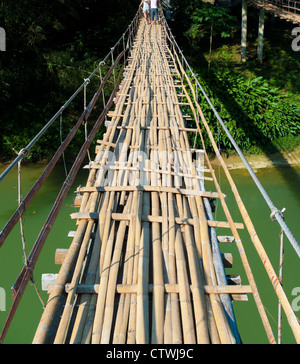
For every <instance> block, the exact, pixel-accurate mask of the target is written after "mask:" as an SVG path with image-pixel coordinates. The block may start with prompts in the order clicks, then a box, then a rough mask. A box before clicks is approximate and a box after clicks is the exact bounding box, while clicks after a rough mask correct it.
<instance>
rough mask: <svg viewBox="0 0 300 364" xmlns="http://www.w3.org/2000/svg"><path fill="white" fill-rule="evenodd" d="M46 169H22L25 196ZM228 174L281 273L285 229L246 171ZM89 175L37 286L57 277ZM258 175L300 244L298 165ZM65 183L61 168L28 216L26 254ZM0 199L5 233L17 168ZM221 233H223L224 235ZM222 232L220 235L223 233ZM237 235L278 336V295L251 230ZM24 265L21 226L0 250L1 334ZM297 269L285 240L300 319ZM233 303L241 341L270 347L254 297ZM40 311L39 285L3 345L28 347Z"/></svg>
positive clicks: (40, 267)
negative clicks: (45, 277)
mask: <svg viewBox="0 0 300 364" xmlns="http://www.w3.org/2000/svg"><path fill="white" fill-rule="evenodd" d="M44 167H45V166H44V165H43V164H35V165H32V164H30V165H24V166H23V167H22V190H23V196H25V195H26V193H27V192H28V191H29V189H30V187H31V186H32V185H33V184H34V182H35V181H36V179H37V178H38V177H39V176H40V174H41V173H42V171H43V169H44ZM2 171H3V167H2V168H1V167H0V172H2ZM216 173H217V175H218V176H219V182H220V184H221V187H222V190H223V192H224V193H225V194H226V195H227V196H228V198H227V203H228V206H229V208H230V210H231V212H232V216H233V218H234V221H235V222H242V219H241V216H240V214H239V212H238V211H237V208H236V204H235V202H234V198H233V195H232V193H231V189H230V187H229V186H228V184H227V182H226V180H225V177H224V175H223V174H222V173H220V175H219V173H218V167H216ZM231 174H232V176H233V179H234V181H235V183H236V185H237V186H238V189H239V192H240V194H241V197H242V199H243V201H244V204H245V205H246V208H247V209H248V212H249V215H250V217H251V219H252V221H253V223H254V225H255V227H256V230H257V233H258V235H259V237H260V240H261V241H262V243H263V244H264V247H265V249H266V251H267V253H268V254H269V256H270V259H271V261H272V264H273V266H274V269H275V271H278V266H279V233H280V228H279V226H278V224H277V223H276V222H272V221H271V220H270V217H269V216H270V211H269V208H268V206H267V205H266V203H265V201H264V200H263V198H262V197H261V195H260V193H259V192H258V190H257V188H256V186H255V185H254V182H253V181H252V179H251V177H249V174H248V173H247V172H246V171H244V170H233V171H231ZM87 175H88V172H87V171H86V170H82V171H81V172H80V173H79V175H78V177H77V179H76V181H75V183H74V185H73V186H72V188H71V191H70V193H69V195H68V197H67V199H66V200H65V202H64V205H63V207H62V209H61V212H60V214H59V217H58V219H57V222H56V223H55V224H54V226H53V229H52V231H51V233H50V235H49V237H48V240H47V242H46V244H45V247H44V249H43V251H42V253H41V256H40V259H39V261H38V263H37V265H36V269H35V272H34V278H35V280H36V283H37V284H38V286H39V287H41V275H42V274H43V273H58V271H59V266H55V265H54V255H55V250H56V249H57V248H68V247H69V245H70V243H71V239H70V238H68V237H67V235H68V232H69V231H71V230H75V229H76V225H75V222H74V221H73V220H71V219H70V214H71V213H73V212H77V211H78V210H77V209H76V208H75V207H74V197H75V194H74V193H73V191H74V190H75V189H76V187H77V186H79V185H80V184H81V185H85V182H86V178H87ZM257 175H258V177H259V179H260V180H261V182H262V184H263V185H264V187H265V189H266V190H267V192H268V194H269V195H270V197H271V199H272V200H273V202H274V204H275V205H276V207H277V208H279V209H282V208H283V207H285V208H286V212H285V214H284V216H285V219H286V222H287V224H288V226H289V227H290V229H291V231H292V232H293V234H294V236H295V237H296V239H297V240H298V241H300V218H299V217H300V167H285V168H268V169H261V170H259V171H258V172H257ZM64 178H65V174H64V170H63V168H61V167H57V168H56V169H55V171H54V172H53V173H52V175H51V176H50V178H49V179H48V180H47V182H46V184H45V185H44V187H43V188H42V189H41V191H40V192H39V194H38V195H37V197H36V198H35V199H34V201H33V203H32V204H31V206H30V207H29V209H28V210H27V212H26V214H25V216H24V226H25V238H26V246H27V251H28V252H30V250H31V248H32V246H33V244H34V242H35V240H36V237H37V236H38V234H39V232H40V230H41V228H42V226H43V224H44V222H45V220H46V219H47V217H48V214H49V212H50V210H51V208H52V205H53V202H54V201H55V198H56V196H57V193H58V192H59V190H60V187H61V185H62V183H63V181H64ZM207 189H209V188H207ZM0 201H1V205H0V229H1V230H2V228H3V226H4V225H5V222H6V221H7V220H8V219H9V218H10V216H11V215H12V213H13V212H14V211H15V208H16V206H17V175H16V171H15V170H14V171H13V172H12V173H10V174H9V175H8V176H7V177H6V178H5V179H4V180H3V181H2V182H1V183H0ZM215 218H216V219H217V220H222V219H224V215H223V213H222V210H221V206H219V205H217V206H216V212H215ZM218 233H219V232H218ZM227 233H228V231H227ZM224 234H226V231H224ZM219 235H223V233H220V234H219ZM240 235H241V237H242V240H243V244H244V247H245V249H246V252H247V255H248V259H249V262H250V265H251V267H252V271H253V273H254V276H255V280H256V283H257V285H258V288H259V291H260V294H261V298H262V300H263V304H264V306H265V308H266V312H267V314H268V317H269V320H270V323H271V325H272V328H273V331H274V334H275V336H277V305H278V302H277V301H278V300H277V297H276V296H275V294H274V293H273V292H272V287H271V284H270V281H269V278H268V277H267V275H266V273H265V271H264V267H263V264H262V263H261V261H260V259H259V257H258V255H257V253H256V251H255V249H254V248H253V246H252V243H251V240H250V238H249V235H248V234H247V233H246V231H243V232H241V234H240ZM221 250H222V252H226V253H232V255H233V259H234V261H233V267H232V268H230V269H227V273H228V274H235V275H240V276H241V278H242V284H248V282H247V278H246V276H245V274H244V272H243V267H242V265H241V263H240V258H239V254H238V252H237V249H236V246H235V244H231V245H230V244H221ZM23 261H24V260H23V254H22V243H21V238H20V228H19V225H17V226H16V227H15V228H14V230H13V232H12V233H11V234H10V236H9V237H8V238H7V240H6V242H5V244H4V246H3V247H2V248H1V250H0V330H2V327H3V325H4V322H5V319H6V316H7V314H8V312H9V309H10V306H11V302H12V300H11V296H12V294H11V290H10V287H11V286H12V285H13V283H14V282H15V280H16V278H17V277H18V275H19V273H20V271H21V269H22V267H23ZM299 272H300V261H299V259H298V257H297V256H296V254H295V253H294V251H293V249H292V248H291V246H290V243H289V241H288V240H287V239H285V260H284V268H283V274H284V280H283V285H284V288H285V290H286V294H287V297H288V299H289V300H290V302H293V303H294V309H295V311H296V315H297V317H298V319H300V299H299V298H300V297H299V296H300V288H299V290H297V287H300V278H299V277H300V275H299ZM297 295H298V299H297ZM42 296H43V299H44V301H45V302H46V301H47V293H46V292H43V293H42ZM4 303H5V307H4ZM233 306H234V310H235V313H236V317H237V322H238V328H239V331H240V334H241V338H242V341H243V342H244V343H267V338H266V334H265V332H264V328H263V326H262V324H261V321H260V318H259V315H258V311H257V309H256V306H255V304H254V300H253V298H252V297H251V295H249V300H248V302H234V303H233ZM4 309H5V311H4ZM42 312H43V309H42V305H41V303H40V301H39V299H38V297H37V295H36V293H35V290H34V287H33V286H32V285H29V286H28V287H27V289H26V291H25V294H24V297H23V299H22V301H21V304H20V306H19V308H18V311H17V314H16V316H15V318H14V320H13V323H12V325H11V328H10V330H9V332H8V335H7V337H6V340H5V343H7V344H9V343H31V342H32V338H33V336H34V333H35V330H36V328H37V325H38V323H39V320H40V318H41V315H42ZM283 316H284V314H283ZM282 342H283V343H295V340H294V338H293V335H292V333H291V330H290V329H289V327H288V325H287V323H286V320H285V316H284V320H283V337H282Z"/></svg>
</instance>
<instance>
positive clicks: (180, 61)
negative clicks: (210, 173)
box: [163, 17, 300, 343]
mask: <svg viewBox="0 0 300 364" xmlns="http://www.w3.org/2000/svg"><path fill="white" fill-rule="evenodd" d="M163 23H164V27H165V33H166V37H168V39H169V43H170V45H169V47H170V49H171V50H173V53H174V59H176V60H177V66H178V67H179V69H180V72H182V78H183V80H185V81H186V83H187V84H188V86H187V87H188V88H189V89H190V91H191V93H192V94H193V98H194V103H195V107H196V108H197V110H198V113H199V118H198V120H196V124H197V127H198V129H199V134H201V133H202V132H201V129H202V125H203V126H204V128H205V129H206V131H207V133H208V135H209V139H210V141H211V144H212V146H213V148H214V151H215V154H216V156H217V158H218V159H219V161H220V165H221V166H222V168H223V170H224V172H225V174H226V177H227V179H228V182H229V184H230V186H231V190H232V191H233V194H234V197H235V200H236V203H237V206H238V208H239V211H240V213H241V215H242V217H243V220H244V222H245V226H246V228H247V230H248V233H249V236H250V238H251V240H252V243H253V245H254V247H255V249H256V251H257V253H258V255H259V257H260V259H261V261H262V262H263V264H264V267H265V270H266V272H267V274H268V276H269V279H270V281H271V283H272V285H273V288H274V291H275V293H276V295H277V297H278V299H279V301H280V303H281V304H282V307H283V309H284V311H285V314H286V317H287V318H288V320H289V324H290V327H291V329H292V331H293V334H294V337H295V339H296V341H297V342H298V343H300V326H299V322H298V319H297V317H296V315H295V313H294V311H293V309H292V307H291V304H290V302H289V301H288V298H287V296H286V293H285V292H284V290H283V287H282V285H281V284H280V280H279V278H278V277H277V274H276V272H275V270H274V268H273V266H272V263H271V261H270V259H269V257H268V255H267V253H266V251H265V249H264V247H263V245H262V243H261V241H260V239H259V237H258V235H257V232H256V230H255V228H254V226H253V223H252V221H251V219H250V217H249V215H248V212H247V210H246V207H245V205H244V203H243V201H242V199H241V196H240V194H239V192H238V189H237V187H236V185H235V183H234V181H233V179H232V177H231V175H230V173H229V171H228V169H227V166H226V164H225V162H224V160H223V158H222V156H221V155H220V152H219V149H218V146H217V143H216V142H215V140H214V136H213V134H212V133H211V130H210V128H209V125H208V123H207V121H206V119H205V117H204V115H203V112H202V110H201V107H200V105H199V103H198V97H197V92H198V90H200V92H201V93H202V94H203V96H204V97H205V100H206V102H207V103H208V104H209V106H210V108H211V110H212V111H213V113H214V115H215V117H216V118H217V120H218V122H219V123H220V125H221V126H222V128H223V129H224V131H225V133H226V135H227V136H228V138H229V140H230V141H231V143H232V145H233V147H234V149H235V150H236V152H237V153H238V155H239V156H240V158H241V160H242V161H243V163H244V165H245V167H246V168H247V170H248V172H249V174H250V176H251V177H252V179H253V181H254V182H255V184H256V186H257V188H258V189H259V191H260V193H261V195H262V197H263V198H264V200H265V201H266V203H267V205H268V206H269V207H270V209H271V216H270V217H271V218H272V220H273V221H275V220H276V221H277V222H278V223H279V225H280V227H281V229H282V231H284V233H285V235H286V236H287V238H288V240H289V241H290V243H291V245H292V247H293V248H294V250H295V252H296V253H297V255H298V257H300V245H299V243H298V242H297V240H296V239H295V237H294V236H293V234H292V232H291V231H290V229H289V227H288V225H287V224H286V222H285V220H284V218H283V215H282V212H281V211H280V210H278V209H277V208H276V207H275V205H274V203H273V202H272V200H271V199H270V197H269V196H268V194H267V192H266V190H265V189H264V187H263V185H262V184H261V182H260V181H259V179H258V177H257V176H256V174H255V172H254V171H253V169H252V167H251V166H250V164H249V162H248V161H247V159H246V158H245V156H244V155H243V153H242V151H241V149H240V148H239V146H238V144H237V143H236V141H235V140H234V138H233V136H232V135H231V133H230V132H229V130H228V128H227V126H226V124H225V122H224V121H223V120H222V118H221V117H220V115H219V113H218V111H217V110H216V108H215V107H214V105H213V104H212V102H211V100H210V99H209V97H208V96H207V94H206V92H205V90H204V89H203V87H202V85H201V83H200V82H199V80H198V78H197V76H196V75H195V73H194V72H193V70H192V68H191V67H190V65H189V63H188V61H187V60H186V58H185V56H184V54H183V52H182V51H181V49H180V47H179V46H178V44H177V42H176V40H175V38H174V36H173V34H172V31H171V29H170V27H169V25H168V23H167V21H166V20H165V18H164V17H163ZM193 83H194V84H193ZM195 90H196V91H195ZM200 122H201V123H202V124H201V127H200ZM237 243H238V242H237Z"/></svg>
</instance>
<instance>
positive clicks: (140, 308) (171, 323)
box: [34, 22, 255, 344]
mask: <svg viewBox="0 0 300 364" xmlns="http://www.w3.org/2000/svg"><path fill="white" fill-rule="evenodd" d="M184 92H185V90H184V86H183V84H182V79H181V72H180V70H178V69H177V68H176V66H175V63H174V58H173V56H172V54H171V52H170V50H169V49H168V47H167V43H166V38H165V35H164V33H163V28H162V27H161V26H145V25H144V24H143V22H141V25H140V28H139V31H138V35H137V37H136V40H135V43H134V45H133V48H132V54H131V58H130V61H129V63H128V66H127V68H126V72H125V77H124V80H123V82H122V88H121V89H120V92H119V93H118V96H117V98H116V104H115V109H114V110H113V111H111V112H110V113H109V118H110V120H109V125H108V127H107V131H106V134H105V135H104V137H103V140H102V141H99V146H98V147H97V155H96V157H95V160H94V162H93V163H92V164H91V165H90V166H89V168H90V172H89V177H88V181H87V184H86V187H84V188H82V189H81V190H80V191H79V192H80V193H81V194H82V200H81V207H80V211H79V212H78V213H76V214H73V215H72V218H73V219H77V225H78V229H77V232H76V235H75V237H74V239H73V242H72V244H71V246H70V248H69V250H68V254H67V255H66V257H65V258H64V261H63V264H62V267H61V270H60V273H59V275H58V278H57V280H56V283H55V285H54V286H53V288H52V290H51V293H50V298H49V301H48V304H47V307H46V309H45V312H44V314H43V317H42V319H41V322H40V325H39V327H38V329H37V332H36V335H35V338H34V343H57V344H59V343H73V344H75V343H94V344H99V343H102V344H105V343H118V344H122V343H127V344H134V343H137V344H143V343H153V344H156V343H157V344H163V343H165V344H171V343H174V344H180V343H184V344H193V343H236V342H239V335H238V332H237V329H236V324H235V320H234V314H233V311H232V306H231V299H232V298H233V297H234V295H236V297H238V296H240V295H241V294H243V293H251V292H252V291H253V287H255V286H254V285H252V284H251V287H250V285H249V286H228V285H227V280H226V275H225V273H224V272H225V270H224V265H223V262H222V257H221V254H220V252H219V248H218V242H217V239H216V230H215V228H217V227H223V228H229V227H232V224H230V222H227V221H224V222H222V221H213V219H212V215H211V211H210V203H209V200H210V199H212V198H213V199H220V198H221V199H222V201H224V199H225V197H226V196H224V195H223V194H222V193H221V192H220V190H219V189H217V188H216V190H212V191H211V192H210V191H209V192H207V191H206V190H205V184H206V183H210V185H212V186H214V185H213V183H212V181H215V179H214V175H213V170H212V168H211V165H208V166H205V163H204V161H205V160H206V158H207V155H206V152H205V150H195V149H193V148H190V145H189V140H188V133H196V132H197V129H192V128H189V127H188V126H187V123H186V118H185V117H184V115H183V112H182V106H183V105H182V104H183V102H182V97H181V94H183V93H184ZM185 106H186V105H185ZM233 225H234V231H237V230H238V229H242V228H243V224H238V223H234V224H233ZM229 235H232V234H231V231H230V230H229ZM235 236H236V235H235ZM74 257H75V258H76V259H74ZM70 271H71V272H72V275H71V277H70V274H69V273H70Z"/></svg>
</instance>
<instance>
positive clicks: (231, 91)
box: [199, 69, 300, 152]
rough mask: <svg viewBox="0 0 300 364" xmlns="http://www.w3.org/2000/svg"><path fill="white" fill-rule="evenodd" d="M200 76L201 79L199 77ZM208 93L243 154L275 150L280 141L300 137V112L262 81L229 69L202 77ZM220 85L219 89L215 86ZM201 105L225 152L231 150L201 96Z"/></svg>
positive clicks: (219, 70) (226, 138) (277, 91)
mask: <svg viewBox="0 0 300 364" xmlns="http://www.w3.org/2000/svg"><path fill="white" fill-rule="evenodd" d="M199 77H200V76H199ZM200 79H201V82H202V84H203V85H204V88H205V89H206V92H207V93H208V95H209V97H210V98H211V101H212V102H213V104H214V105H215V107H216V109H217V110H218V112H219V114H220V116H221V118H222V119H223V120H224V122H225V123H226V125H227V128H228V129H229V131H230V133H231V134H232V136H233V137H234V139H235V140H236V141H237V143H238V144H239V146H240V147H241V149H242V150H243V151H244V152H247V151H249V150H250V149H251V151H252V152H253V151H257V152H261V151H262V150H265V151H269V152H272V151H275V150H276V149H277V144H276V140H277V139H278V138H282V137H287V136H291V135H294V136H296V135H300V110H299V107H298V106H296V105H294V104H291V103H290V102H289V101H288V100H286V98H285V96H284V95H282V94H280V92H279V90H278V89H276V88H273V87H270V86H269V84H268V83H267V82H266V81H265V80H264V79H263V78H262V77H257V78H252V79H249V80H246V79H244V78H243V77H240V76H235V75H233V74H231V73H230V72H229V71H228V70H226V69H213V72H211V73H210V74H209V77H207V75H205V74H203V75H202V77H200ZM214 85H217V88H216V87H215V86H214ZM212 90H214V91H212ZM201 106H202V109H203V112H204V115H205V116H206V117H207V119H208V121H209V122H210V125H211V128H212V129H213V132H214V135H215V136H216V139H217V138H218V135H219V143H220V145H221V148H222V150H223V151H227V152H228V151H229V149H231V148H232V146H231V143H230V141H229V139H228V137H227V136H226V134H225V132H224V131H223V130H222V128H221V127H220V128H218V125H217V120H216V118H215V117H214V115H213V114H212V111H211V109H210V107H209V105H208V104H207V102H206V100H205V99H204V96H202V100H201Z"/></svg>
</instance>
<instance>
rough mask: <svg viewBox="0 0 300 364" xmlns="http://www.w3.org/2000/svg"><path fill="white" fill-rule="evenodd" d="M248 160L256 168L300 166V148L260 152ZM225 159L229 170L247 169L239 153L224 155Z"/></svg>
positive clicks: (214, 163)
mask: <svg viewBox="0 0 300 364" xmlns="http://www.w3.org/2000/svg"><path fill="white" fill-rule="evenodd" d="M246 159H247V161H248V162H249V164H250V165H251V167H252V168H253V169H254V170H258V169H262V168H270V167H288V166H300V148H297V149H295V150H294V151H292V152H282V153H280V152H277V153H273V154H259V155H249V156H246ZM224 161H225V163H226V165H227V167H228V169H229V170H235V169H245V168H246V167H245V165H244V163H243V162H242V160H241V158H240V157H239V156H238V155H231V156H230V157H228V158H225V157H224ZM218 163H219V162H218V160H217V158H214V159H213V160H212V165H213V166H216V165H218Z"/></svg>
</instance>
